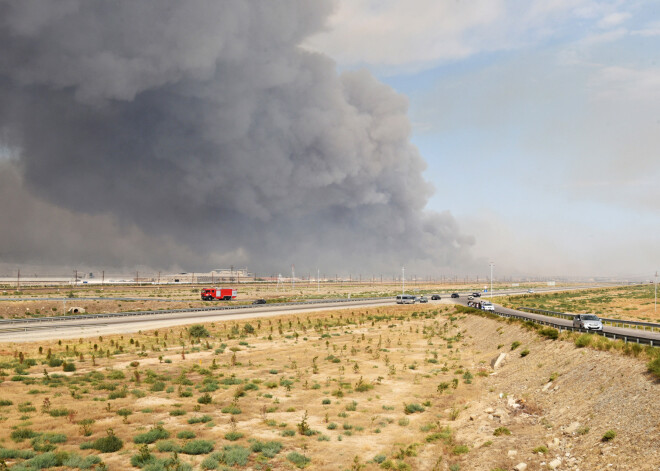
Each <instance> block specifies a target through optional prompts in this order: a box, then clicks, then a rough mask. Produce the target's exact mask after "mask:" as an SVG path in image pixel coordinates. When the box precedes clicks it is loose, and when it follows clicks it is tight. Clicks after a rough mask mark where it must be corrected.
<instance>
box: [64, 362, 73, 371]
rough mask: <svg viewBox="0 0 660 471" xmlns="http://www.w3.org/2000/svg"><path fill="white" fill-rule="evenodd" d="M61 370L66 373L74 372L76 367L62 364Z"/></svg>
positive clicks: (70, 364)
mask: <svg viewBox="0 0 660 471" xmlns="http://www.w3.org/2000/svg"><path fill="white" fill-rule="evenodd" d="M62 370H64V371H67V372H72V371H76V365H74V364H73V362H70V363H63V364H62Z"/></svg>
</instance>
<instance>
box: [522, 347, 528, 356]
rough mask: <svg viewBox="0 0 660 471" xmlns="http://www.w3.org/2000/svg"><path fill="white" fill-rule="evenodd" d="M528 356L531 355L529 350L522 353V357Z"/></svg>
mask: <svg viewBox="0 0 660 471" xmlns="http://www.w3.org/2000/svg"><path fill="white" fill-rule="evenodd" d="M527 355H529V350H528V349H527V348H526V349H524V350H523V351H522V352H520V356H521V357H526V356H527Z"/></svg>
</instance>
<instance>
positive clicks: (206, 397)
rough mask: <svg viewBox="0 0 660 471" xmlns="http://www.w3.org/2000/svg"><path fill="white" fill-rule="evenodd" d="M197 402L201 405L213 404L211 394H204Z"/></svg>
mask: <svg viewBox="0 0 660 471" xmlns="http://www.w3.org/2000/svg"><path fill="white" fill-rule="evenodd" d="M197 402H199V403H200V404H211V403H212V402H213V398H212V397H211V395H210V394H209V393H204V394H202V395H201V396H200V397H198V398H197Z"/></svg>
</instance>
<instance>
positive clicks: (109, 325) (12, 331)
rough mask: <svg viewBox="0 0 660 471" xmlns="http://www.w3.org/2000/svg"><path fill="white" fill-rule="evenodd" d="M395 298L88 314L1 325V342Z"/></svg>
mask: <svg viewBox="0 0 660 471" xmlns="http://www.w3.org/2000/svg"><path fill="white" fill-rule="evenodd" d="M394 302H395V301H394V298H388V299H383V300H367V301H359V300H356V301H348V302H341V303H337V302H330V303H316V304H311V305H310V304H301V305H297V306H290V305H289V306H281V305H277V304H271V305H265V306H264V305H259V306H255V307H250V308H245V309H236V310H232V309H229V310H223V311H202V312H176V313H166V312H165V313H161V314H154V315H148V316H144V315H136V316H122V317H111V318H101V319H93V318H85V317H84V316H81V319H76V320H66V321H57V322H48V323H36V322H35V323H31V324H28V325H11V326H3V327H2V328H1V329H0V342H33V341H43V340H53V339H67V338H85V337H95V336H99V335H110V334H122V333H131V332H137V331H139V330H152V329H162V328H167V327H171V326H175V325H187V324H195V323H198V322H213V321H216V320H218V321H219V320H223V321H224V320H238V319H240V320H245V319H253V318H256V317H269V316H281V315H287V314H302V313H306V312H318V311H328V310H337V309H350V308H355V307H370V306H383V305H392V304H394Z"/></svg>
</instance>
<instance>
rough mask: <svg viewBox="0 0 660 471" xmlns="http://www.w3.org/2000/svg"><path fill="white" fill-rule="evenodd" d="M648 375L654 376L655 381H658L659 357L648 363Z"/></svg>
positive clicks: (659, 371) (659, 374) (659, 376)
mask: <svg viewBox="0 0 660 471" xmlns="http://www.w3.org/2000/svg"><path fill="white" fill-rule="evenodd" d="M646 366H647V367H648V370H649V373H651V374H652V375H653V376H655V378H656V379H660V355H658V356H657V357H656V358H655V359H654V360H651V361H649V363H648V365H646Z"/></svg>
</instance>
